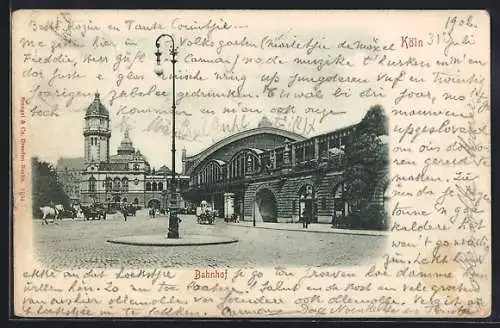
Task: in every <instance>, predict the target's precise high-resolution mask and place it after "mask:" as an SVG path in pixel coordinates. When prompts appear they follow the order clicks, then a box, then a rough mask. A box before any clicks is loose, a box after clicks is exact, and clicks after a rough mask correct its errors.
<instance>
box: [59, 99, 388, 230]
mask: <svg viewBox="0 0 500 328" xmlns="http://www.w3.org/2000/svg"><path fill="white" fill-rule="evenodd" d="M367 116H368V114H367ZM365 118H366V116H365ZM358 128H359V123H358V124H355V125H351V126H348V127H345V128H342V129H339V130H335V131H332V132H329V133H326V134H322V135H318V136H315V137H312V138H305V137H303V136H301V135H299V134H296V133H294V132H290V131H286V130H283V129H279V128H276V127H273V126H272V124H271V123H270V122H269V120H268V119H267V118H266V117H264V118H262V120H261V122H260V123H259V124H258V126H257V127H256V128H253V129H249V130H246V131H241V132H238V133H236V134H233V135H231V136H229V137H227V138H225V139H223V140H220V141H218V142H216V143H215V144H213V145H211V146H210V147H208V148H206V149H205V150H203V151H201V152H200V153H198V154H195V155H190V156H188V155H187V154H186V150H183V151H182V161H183V165H182V173H181V174H180V175H178V176H177V179H179V181H180V183H179V188H180V194H181V198H182V199H181V201H180V206H181V207H183V208H188V207H189V208H193V207H196V206H198V205H199V204H200V203H201V202H202V201H207V202H208V203H209V204H211V205H212V208H213V209H215V210H216V211H217V212H218V214H219V216H221V217H230V216H232V215H237V216H239V217H240V219H242V220H256V221H266V222H297V221H298V220H299V219H300V218H301V217H302V216H303V215H304V208H306V207H307V204H308V203H309V204H310V205H311V208H312V209H313V211H312V213H313V217H312V218H311V222H325V223H326V222H328V223H329V222H331V221H332V218H342V217H345V216H347V215H348V214H349V212H350V211H351V210H352V208H353V205H354V203H355V201H353V200H352V199H346V197H345V195H344V194H345V193H346V191H347V190H348V188H349V186H348V185H347V183H346V179H345V176H344V175H345V174H344V173H345V165H343V162H344V158H345V144H346V141H347V138H348V137H349V136H350V134H352V133H353V132H355V131H356V129H358ZM83 137H84V144H85V147H84V152H85V153H84V157H83V158H61V159H59V161H58V163H57V173H58V177H59V179H60V181H61V182H62V184H63V187H64V189H65V191H66V193H67V194H68V195H69V196H70V198H71V199H72V200H74V201H78V202H81V203H90V202H92V201H99V202H104V201H106V200H108V201H109V200H111V201H115V202H129V203H134V204H137V205H140V206H143V207H156V208H168V204H169V192H168V190H169V187H170V181H171V178H172V174H171V171H170V169H169V168H167V167H166V166H162V167H161V168H159V169H158V170H153V169H151V166H150V165H149V163H148V161H147V159H146V158H145V157H144V155H142V154H141V152H140V151H139V150H136V149H135V148H134V146H133V142H132V140H131V139H130V136H129V133H128V131H126V132H125V134H124V136H123V139H122V141H121V143H120V146H119V147H118V150H117V154H116V155H110V151H109V141H110V138H111V130H110V119H109V112H108V110H107V109H106V107H105V106H104V105H103V104H102V103H101V101H100V98H99V94H98V93H96V95H95V99H94V100H93V102H92V103H91V104H90V106H89V107H88V109H87V111H86V113H85V127H84V130H83ZM378 137H379V139H380V140H383V144H384V149H385V152H386V154H387V144H386V143H387V136H386V135H382V134H381V135H379V136H378ZM373 180H374V181H368V182H366V184H367V185H368V187H369V196H368V198H369V199H368V201H369V202H370V203H373V204H378V205H380V206H381V207H385V206H386V204H387V199H388V197H387V190H388V184H389V179H388V171H387V169H382V170H380V172H378V173H377V174H376V175H375V177H374V178H373Z"/></svg>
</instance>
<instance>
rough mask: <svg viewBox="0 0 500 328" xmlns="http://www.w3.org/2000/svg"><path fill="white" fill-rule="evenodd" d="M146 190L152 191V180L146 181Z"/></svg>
mask: <svg viewBox="0 0 500 328" xmlns="http://www.w3.org/2000/svg"><path fill="white" fill-rule="evenodd" d="M146 191H151V182H149V181H148V182H146Z"/></svg>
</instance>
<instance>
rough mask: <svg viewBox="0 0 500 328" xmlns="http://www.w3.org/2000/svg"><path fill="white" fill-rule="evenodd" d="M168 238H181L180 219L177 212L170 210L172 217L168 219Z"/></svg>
mask: <svg viewBox="0 0 500 328" xmlns="http://www.w3.org/2000/svg"><path fill="white" fill-rule="evenodd" d="M167 238H172V239H176V238H179V218H178V217H177V213H176V212H175V210H173V209H171V210H170V217H169V219H168V234H167Z"/></svg>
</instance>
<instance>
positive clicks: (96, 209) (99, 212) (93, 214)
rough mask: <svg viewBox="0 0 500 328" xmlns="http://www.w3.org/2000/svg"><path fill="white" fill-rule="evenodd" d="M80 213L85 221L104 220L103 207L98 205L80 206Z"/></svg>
mask: <svg viewBox="0 0 500 328" xmlns="http://www.w3.org/2000/svg"><path fill="white" fill-rule="evenodd" d="M80 208H81V210H82V213H83V215H84V217H85V220H87V221H88V220H101V219H103V220H106V210H105V209H104V207H103V206H100V205H99V204H92V205H87V206H85V205H81V206H80Z"/></svg>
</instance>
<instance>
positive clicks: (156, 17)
mask: <svg viewBox="0 0 500 328" xmlns="http://www.w3.org/2000/svg"><path fill="white" fill-rule="evenodd" d="M12 22H13V25H12V92H13V98H12V99H13V100H12V117H13V118H12V131H13V136H12V137H13V163H12V177H13V181H14V204H13V206H14V217H13V222H12V224H13V233H14V235H13V250H14V254H13V264H14V268H13V269H14V270H13V272H14V277H13V283H14V295H13V296H14V298H13V303H14V304H13V305H14V312H15V315H16V316H19V317H30V318H36V317H202V318H204V317H207V318H214V317H241V318H245V317H246V318H248V317H259V318H262V317H263V318H266V317H268V318H269V317H272V318H276V317H361V318H368V317H379V318H388V317H394V318H395V317H432V318H437V317H454V318H457V317H466V318H480V317H487V316H489V315H490V312H491V296H492V293H491V277H492V274H491V250H490V247H491V210H490V208H491V194H490V18H489V15H488V13H487V12H486V11H382V10H380V11H285V10H283V11H172V10H154V11H125V10H70V11H60V10H21V11H16V12H14V13H13V20H12Z"/></svg>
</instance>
